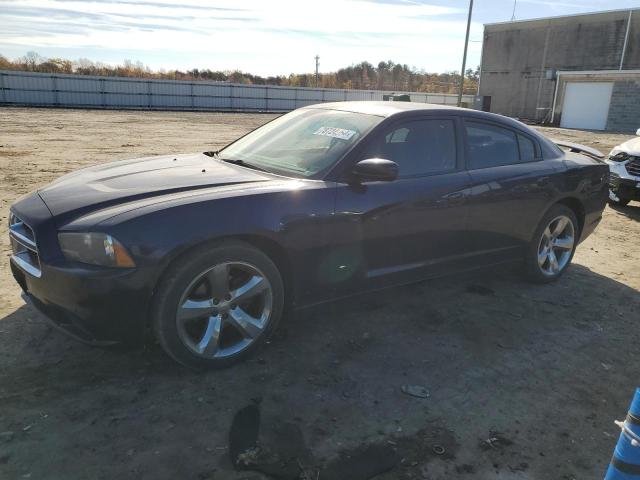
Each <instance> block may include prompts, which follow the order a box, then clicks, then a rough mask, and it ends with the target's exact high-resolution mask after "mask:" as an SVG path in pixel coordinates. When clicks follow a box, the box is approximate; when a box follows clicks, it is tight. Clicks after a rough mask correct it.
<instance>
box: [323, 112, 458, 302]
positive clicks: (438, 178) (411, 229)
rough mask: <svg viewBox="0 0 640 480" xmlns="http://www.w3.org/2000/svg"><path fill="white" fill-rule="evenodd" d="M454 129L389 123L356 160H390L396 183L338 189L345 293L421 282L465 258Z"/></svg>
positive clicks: (417, 121) (445, 120)
mask: <svg viewBox="0 0 640 480" xmlns="http://www.w3.org/2000/svg"><path fill="white" fill-rule="evenodd" d="M458 125H459V120H458V119H457V118H456V117H453V116H451V117H447V116H442V117H437V118H434V117H432V116H428V117H417V118H416V117H414V118H411V119H407V120H403V121H397V122H393V123H391V124H390V125H389V126H387V127H386V128H382V129H381V131H380V132H379V133H378V134H376V136H375V138H373V139H372V140H371V141H369V143H368V145H366V146H365V148H364V149H363V151H362V152H360V153H359V154H358V155H357V156H356V159H355V160H356V161H357V160H364V159H366V158H385V159H387V160H393V161H395V162H396V163H397V164H398V166H399V176H398V178H397V179H396V180H395V181H392V182H363V183H360V184H350V183H348V182H340V183H339V184H338V188H337V194H336V217H337V218H336V220H338V221H339V222H340V223H341V225H342V226H341V228H339V229H338V230H339V231H340V232H341V235H340V237H339V238H336V239H335V240H336V243H337V244H338V248H337V249H336V252H343V253H342V255H343V258H345V259H346V261H345V264H347V263H348V264H349V265H345V267H344V268H345V270H348V271H345V272H344V274H345V280H348V281H345V282H343V283H342V284H341V286H340V290H341V291H342V292H344V293H347V292H350V291H352V290H354V289H360V288H363V287H366V288H371V287H375V286H379V285H384V284H388V283H397V282H401V281H410V280H414V279H416V278H420V277H424V276H427V275H429V273H430V272H433V271H434V270H439V269H443V268H445V267H444V264H446V263H448V262H449V261H452V260H455V259H459V258H460V257H462V256H464V255H465V254H466V253H467V252H468V250H469V245H468V241H467V237H466V235H465V230H466V218H467V204H466V195H467V189H468V187H469V182H470V180H469V175H468V173H467V172H466V171H465V170H464V165H463V155H462V153H463V152H462V149H463V142H462V137H461V132H460V130H459V128H458ZM337 254H339V253H337Z"/></svg>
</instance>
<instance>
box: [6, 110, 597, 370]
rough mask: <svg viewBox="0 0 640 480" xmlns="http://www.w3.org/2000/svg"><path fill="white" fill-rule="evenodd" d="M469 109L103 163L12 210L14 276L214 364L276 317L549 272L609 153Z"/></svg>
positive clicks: (589, 217) (288, 128) (255, 340)
mask: <svg viewBox="0 0 640 480" xmlns="http://www.w3.org/2000/svg"><path fill="white" fill-rule="evenodd" d="M563 146H565V147H567V148H564V149H561V148H560V147H559V146H558V144H557V143H554V142H552V141H551V140H549V139H547V138H545V137H544V136H542V135H541V134H540V133H538V132H537V131H535V130H533V129H531V128H529V127H527V126H526V125H524V124H522V123H520V122H518V121H516V120H513V119H510V118H507V117H503V116H499V115H495V114H490V113H485V112H478V111H473V110H468V109H459V108H454V107H444V106H437V105H426V104H415V103H404V102H395V103H394V102H344V103H325V104H320V105H313V106H309V107H305V108H301V109H298V110H295V111H293V112H290V113H287V114H285V115H282V116H280V117H278V118H277V119H275V120H273V121H271V122H269V123H267V124H265V125H263V126H262V127H260V128H258V129H256V130H254V131H252V132H250V133H249V134H247V135H245V136H244V137H241V138H240V139H238V140H236V141H235V142H233V143H231V144H229V145H228V146H226V147H224V148H223V149H221V150H219V151H208V152H203V153H196V154H181V155H168V156H160V157H151V158H141V159H135V160H126V161H119V162H114V163H107V164H102V165H96V166H93V167H89V168H85V169H82V170H78V171H76V172H73V173H70V174H68V175H65V176H63V177H61V178H59V179H58V180H55V181H54V182H52V183H51V184H49V185H47V186H45V187H44V188H41V189H39V190H37V191H36V192H34V193H32V194H30V195H28V196H26V197H24V198H22V199H20V200H19V201H17V202H16V203H15V204H14V205H12V207H11V211H10V215H9V223H10V225H9V227H10V229H9V234H10V239H11V248H12V255H11V258H10V263H11V269H12V272H13V275H14V276H15V279H16V280H17V282H18V283H19V284H20V286H21V288H22V290H23V296H24V297H25V298H26V299H27V300H28V301H30V302H31V303H32V304H33V305H34V306H35V307H36V308H37V309H38V310H40V311H41V312H43V313H44V314H45V315H46V316H47V317H48V318H49V319H51V320H52V322H53V323H54V325H56V326H58V327H60V328H61V329H62V330H64V331H66V332H67V333H69V334H71V335H72V336H74V337H76V338H78V339H80V340H83V341H85V342H89V343H91V344H96V345H111V344H116V343H125V344H141V343H143V342H145V341H147V340H148V339H155V340H156V341H157V342H158V343H159V344H160V345H161V346H162V347H163V348H164V350H165V351H166V352H167V353H168V354H169V355H170V356H171V357H173V358H174V359H175V360H177V361H178V362H180V363H183V364H185V365H188V366H191V367H195V368H206V367H222V366H227V365H230V364H232V363H234V362H237V361H239V360H241V359H243V358H246V357H247V356H248V355H250V354H251V353H252V352H254V351H255V349H256V348H258V347H259V346H260V345H261V344H262V343H264V342H265V340H266V339H267V338H269V335H270V334H271V333H272V332H273V331H274V329H275V328H276V326H277V325H278V322H279V320H280V319H281V318H282V316H283V314H284V312H286V311H292V312H295V309H296V308H299V307H302V306H309V305H312V304H316V303H319V302H325V301H328V300H331V299H336V298H338V297H345V296H351V295H355V294H358V293H361V292H365V291H371V290H374V289H380V288H383V287H388V286H393V285H399V284H406V283H409V282H415V281H419V280H423V279H425V278H430V277H434V276H439V275H444V274H451V273H456V272H458V273H459V272H464V271H468V270H471V269H475V268H479V267H486V266H492V265H497V264H502V263H507V262H517V263H520V264H521V265H522V269H523V272H524V274H525V275H526V276H527V277H528V278H529V279H531V280H533V281H536V282H549V281H553V280H556V279H557V278H558V277H560V276H561V275H562V273H563V272H564V271H565V270H566V268H567V266H568V265H569V263H570V262H571V259H572V257H573V254H574V252H575V249H576V246H577V245H578V244H579V243H580V242H581V241H582V240H584V239H585V238H586V237H587V236H588V235H589V234H590V233H591V232H592V231H593V230H594V228H595V227H596V225H597V224H598V222H599V221H600V219H601V216H602V211H603V209H604V206H605V204H606V201H607V198H608V192H609V190H608V185H609V178H608V175H609V172H608V167H607V165H606V164H605V163H604V162H603V161H602V158H601V154H599V152H597V151H593V150H591V149H589V148H587V147H582V146H580V145H563Z"/></svg>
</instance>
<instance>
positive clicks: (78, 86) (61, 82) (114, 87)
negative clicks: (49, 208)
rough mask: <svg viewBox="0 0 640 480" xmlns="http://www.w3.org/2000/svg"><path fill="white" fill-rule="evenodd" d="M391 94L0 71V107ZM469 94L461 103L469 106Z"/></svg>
mask: <svg viewBox="0 0 640 480" xmlns="http://www.w3.org/2000/svg"><path fill="white" fill-rule="evenodd" d="M389 93H394V92H383V91H379V90H344V89H332V88H324V89H323V88H302V87H277V86H266V85H244V84H232V83H225V82H204V81H203V82H188V81H175V80H148V79H143V78H128V77H127V78H123V77H97V76H88V75H63V74H50V73H33V72H15V71H8V70H0V105H33V106H52V107H84V108H131V109H151V110H205V111H206V110H213V111H241V112H286V111H290V110H294V109H296V108H300V107H304V106H306V105H311V104H314V103H322V102H341V101H351V100H382V99H383V95H385V94H389ZM395 93H396V94H402V93H406V94H407V95H409V97H410V98H411V101H412V102H420V103H435V104H441V105H456V104H457V101H458V96H457V95H452V94H442V93H417V92H412V93H409V92H395ZM473 99H474V97H473V95H464V96H463V98H462V100H463V102H466V103H468V104H472V103H473Z"/></svg>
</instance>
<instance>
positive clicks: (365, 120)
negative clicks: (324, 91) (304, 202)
mask: <svg viewBox="0 0 640 480" xmlns="http://www.w3.org/2000/svg"><path fill="white" fill-rule="evenodd" d="M381 120H382V118H381V117H377V116H375V115H365V114H360V113H353V112H344V111H340V110H325V109H320V108H309V109H300V110H295V111H293V112H291V113H287V114H286V115H283V116H281V117H279V118H277V119H275V120H273V121H272V122H269V123H267V124H266V125H264V126H263V127H260V128H258V129H256V130H254V131H253V132H251V133H249V134H248V135H246V136H245V137H243V138H241V139H240V140H238V141H236V142H234V143H232V144H231V145H229V146H228V147H226V148H224V149H223V150H221V151H220V152H219V157H220V158H221V159H222V160H226V161H230V162H238V163H240V164H246V165H247V166H249V167H253V168H257V169H261V170H266V171H268V172H272V173H277V174H281V175H287V176H294V177H305V178H309V177H313V176H316V175H318V174H320V173H322V172H324V171H326V170H327V169H328V168H330V167H331V166H332V165H333V164H335V163H336V162H337V161H338V160H339V159H340V158H341V157H342V156H343V155H344V154H345V153H346V152H347V151H348V150H349V149H350V148H351V147H352V146H353V145H354V144H355V143H356V142H358V141H359V140H360V139H361V138H362V137H363V136H364V135H365V134H366V133H367V132H368V131H369V130H371V128H373V127H374V126H375V125H377V124H378V123H379V122H380V121H381Z"/></svg>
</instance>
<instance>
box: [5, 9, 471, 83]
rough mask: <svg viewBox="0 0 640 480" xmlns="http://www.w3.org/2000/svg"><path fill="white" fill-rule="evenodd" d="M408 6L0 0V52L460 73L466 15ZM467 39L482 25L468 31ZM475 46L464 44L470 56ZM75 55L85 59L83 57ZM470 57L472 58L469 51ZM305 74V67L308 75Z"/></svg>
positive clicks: (284, 69)
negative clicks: (389, 66) (362, 64)
mask: <svg viewBox="0 0 640 480" xmlns="http://www.w3.org/2000/svg"><path fill="white" fill-rule="evenodd" d="M448 5H449V3H448V2H447V5H444V6H443V5H433V4H430V3H424V2H420V1H413V0H395V1H394V0H384V1H372V0H323V2H313V3H311V2H309V3H307V2H304V1H303V0H270V1H265V0H242V1H240V0H216V1H203V2H198V3H195V2H191V3H184V4H183V3H177V2H176V1H175V0H173V1H171V0H148V1H145V0H143V1H141V2H136V1H133V0H104V1H98V0H21V1H20V2H13V1H6V0H5V1H3V0H0V23H1V24H2V25H9V26H10V28H3V29H2V30H1V31H0V49H2V50H5V51H6V50H9V51H20V50H22V51H26V50H36V51H39V52H40V53H42V54H43V55H47V52H55V54H56V55H63V54H64V52H69V54H75V55H77V54H78V52H82V50H83V49H86V50H87V51H91V52H92V53H93V54H95V52H99V54H100V58H95V59H96V60H101V61H110V60H109V59H112V58H120V59H124V58H131V57H132V55H131V52H132V50H131V49H132V47H133V48H135V53H136V55H137V57H136V58H137V59H140V60H142V61H143V62H145V63H147V64H149V65H150V66H152V67H154V68H160V67H164V68H176V67H177V68H191V67H201V68H215V69H235V68H239V69H242V70H245V71H250V72H252V73H258V74H263V75H270V74H287V73H290V72H300V71H309V70H311V68H312V58H313V56H314V55H315V54H316V53H318V54H320V56H321V68H322V69H323V70H324V71H330V70H335V69H337V68H340V67H342V66H345V65H349V64H351V63H354V62H358V61H361V60H369V61H371V62H377V61H380V60H388V59H392V60H394V61H398V62H402V63H407V64H409V65H412V66H416V67H419V68H424V69H426V70H431V71H443V70H446V69H451V68H458V67H457V64H458V63H459V59H460V57H461V50H462V44H463V39H464V29H465V21H466V17H465V15H464V13H465V11H464V9H462V10H461V9H459V8H453V7H451V6H448ZM472 28H473V30H472V38H474V37H473V36H474V35H475V37H479V36H480V35H481V32H482V26H481V25H480V24H477V23H474V24H473V26H472ZM479 48H480V47H479V45H474V44H471V45H470V50H471V53H472V55H473V54H474V52H476V50H479ZM81 55H82V56H85V55H83V54H82V53H81ZM476 55H477V52H476ZM307 66H308V68H307Z"/></svg>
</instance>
